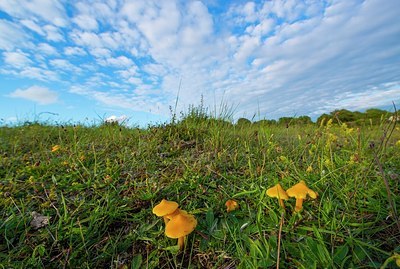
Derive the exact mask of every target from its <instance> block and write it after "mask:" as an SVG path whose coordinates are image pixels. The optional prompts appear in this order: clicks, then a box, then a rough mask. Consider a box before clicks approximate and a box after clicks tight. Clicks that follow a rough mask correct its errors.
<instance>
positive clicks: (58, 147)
mask: <svg viewBox="0 0 400 269" xmlns="http://www.w3.org/2000/svg"><path fill="white" fill-rule="evenodd" d="M60 148H61V147H60V145H55V146H53V147H52V148H51V152H56V151H57V150H59V149H60Z"/></svg>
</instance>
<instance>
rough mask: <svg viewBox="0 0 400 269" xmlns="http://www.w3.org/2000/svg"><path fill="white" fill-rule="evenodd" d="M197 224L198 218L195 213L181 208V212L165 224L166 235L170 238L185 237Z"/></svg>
mask: <svg viewBox="0 0 400 269" xmlns="http://www.w3.org/2000/svg"><path fill="white" fill-rule="evenodd" d="M196 226H197V220H196V219H195V217H194V216H193V215H190V214H188V213H186V212H185V211H183V210H181V211H180V214H178V215H176V216H174V217H173V218H172V219H171V220H170V221H169V222H168V224H167V225H166V226H165V235H166V236H168V237H169V238H179V237H184V236H186V235H188V234H190V233H191V232H193V230H194V228H196Z"/></svg>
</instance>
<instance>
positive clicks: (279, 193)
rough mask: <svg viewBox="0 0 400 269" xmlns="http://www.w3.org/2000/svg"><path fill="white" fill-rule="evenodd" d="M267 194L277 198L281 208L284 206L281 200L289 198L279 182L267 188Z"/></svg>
mask: <svg viewBox="0 0 400 269" xmlns="http://www.w3.org/2000/svg"><path fill="white" fill-rule="evenodd" d="M267 195H268V196H269V197H272V198H278V200H279V205H280V206H281V207H283V208H285V204H284V203H283V200H287V199H289V196H288V195H287V193H286V191H285V190H284V189H283V188H282V186H281V184H279V183H278V184H276V185H275V186H273V187H272V188H269V189H268V190H267Z"/></svg>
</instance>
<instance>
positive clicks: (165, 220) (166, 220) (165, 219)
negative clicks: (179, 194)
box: [164, 216, 169, 225]
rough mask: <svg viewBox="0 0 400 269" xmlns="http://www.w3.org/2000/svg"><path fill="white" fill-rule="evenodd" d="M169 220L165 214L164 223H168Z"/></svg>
mask: <svg viewBox="0 0 400 269" xmlns="http://www.w3.org/2000/svg"><path fill="white" fill-rule="evenodd" d="M168 222H169V219H168V218H167V216H164V223H165V225H167V224H168Z"/></svg>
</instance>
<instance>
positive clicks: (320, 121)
mask: <svg viewBox="0 0 400 269" xmlns="http://www.w3.org/2000/svg"><path fill="white" fill-rule="evenodd" d="M331 118H332V116H331V115H328V114H326V113H324V114H322V115H321V116H319V117H318V119H317V124H318V125H321V124H324V125H326V123H327V122H328V120H329V119H331Z"/></svg>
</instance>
